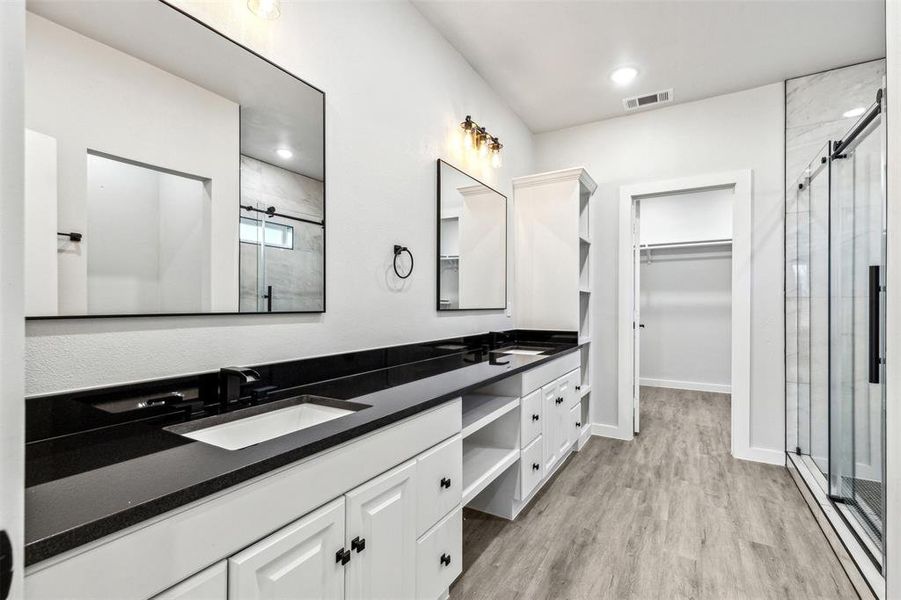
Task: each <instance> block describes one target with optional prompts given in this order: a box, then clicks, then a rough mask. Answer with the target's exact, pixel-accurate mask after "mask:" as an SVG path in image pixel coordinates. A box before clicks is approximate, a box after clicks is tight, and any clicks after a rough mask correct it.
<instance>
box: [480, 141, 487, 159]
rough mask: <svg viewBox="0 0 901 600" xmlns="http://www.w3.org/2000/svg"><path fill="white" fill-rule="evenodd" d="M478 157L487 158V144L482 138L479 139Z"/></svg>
mask: <svg viewBox="0 0 901 600" xmlns="http://www.w3.org/2000/svg"><path fill="white" fill-rule="evenodd" d="M479 156H481V157H485V156H488V144H487V143H486V142H485V140H484V139H483V138H479Z"/></svg>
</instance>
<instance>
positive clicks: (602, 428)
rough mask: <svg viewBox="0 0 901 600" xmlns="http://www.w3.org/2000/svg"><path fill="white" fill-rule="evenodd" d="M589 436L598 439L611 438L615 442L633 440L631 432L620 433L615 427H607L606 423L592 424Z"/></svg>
mask: <svg viewBox="0 0 901 600" xmlns="http://www.w3.org/2000/svg"><path fill="white" fill-rule="evenodd" d="M591 435H597V436H600V437H607V438H613V439H615V440H625V441H629V440H631V439H632V438H633V435H632V431H631V430H629V431H620V428H619V427H617V426H616V425H607V424H606V423H592V424H591Z"/></svg>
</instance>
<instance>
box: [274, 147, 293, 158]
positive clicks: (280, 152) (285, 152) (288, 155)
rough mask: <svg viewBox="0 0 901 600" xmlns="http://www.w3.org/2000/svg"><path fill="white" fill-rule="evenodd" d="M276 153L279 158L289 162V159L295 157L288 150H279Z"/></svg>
mask: <svg viewBox="0 0 901 600" xmlns="http://www.w3.org/2000/svg"><path fill="white" fill-rule="evenodd" d="M275 153H276V154H278V156H279V158H284V159H285V160H288V159H289V158H291V157H292V156H294V153H293V152H291V151H290V150H289V149H287V148H279V149H278V150H276V151H275Z"/></svg>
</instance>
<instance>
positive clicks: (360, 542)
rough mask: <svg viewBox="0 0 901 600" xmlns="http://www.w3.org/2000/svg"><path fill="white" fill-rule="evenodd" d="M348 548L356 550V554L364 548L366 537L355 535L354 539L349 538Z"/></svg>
mask: <svg viewBox="0 0 901 600" xmlns="http://www.w3.org/2000/svg"><path fill="white" fill-rule="evenodd" d="M350 548H351V550H356V551H357V554H359V553H360V552H362V551H363V550H365V549H366V538H361V537H360V536H357V537H355V538H354V539H352V540H350Z"/></svg>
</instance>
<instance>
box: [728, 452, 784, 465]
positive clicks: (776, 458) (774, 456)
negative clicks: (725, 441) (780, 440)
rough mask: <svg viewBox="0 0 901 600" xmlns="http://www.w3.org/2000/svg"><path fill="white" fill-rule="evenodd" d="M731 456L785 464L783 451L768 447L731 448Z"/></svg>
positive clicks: (771, 463) (773, 463)
mask: <svg viewBox="0 0 901 600" xmlns="http://www.w3.org/2000/svg"><path fill="white" fill-rule="evenodd" d="M732 456H734V457H735V458H739V459H741V460H750V461H752V462H759V463H766V464H768V465H779V466H782V467H784V466H785V452H783V451H782V450H770V449H768V448H738V449H736V448H733V449H732Z"/></svg>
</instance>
